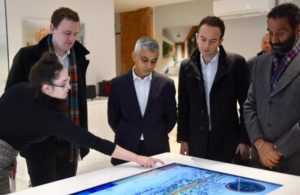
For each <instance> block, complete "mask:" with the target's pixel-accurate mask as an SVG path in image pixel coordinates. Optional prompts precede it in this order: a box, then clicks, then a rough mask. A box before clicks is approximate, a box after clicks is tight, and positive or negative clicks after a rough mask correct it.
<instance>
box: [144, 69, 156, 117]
mask: <svg viewBox="0 0 300 195" xmlns="http://www.w3.org/2000/svg"><path fill="white" fill-rule="evenodd" d="M158 85H159V82H158V75H157V73H156V72H154V71H153V72H152V79H151V84H150V91H149V96H148V102H147V105H146V109H145V113H144V117H145V116H146V114H147V113H148V110H149V108H150V107H151V104H152V100H153V99H154V97H155V93H156V92H157V91H158Z"/></svg>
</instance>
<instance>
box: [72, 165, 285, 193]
mask: <svg viewBox="0 0 300 195" xmlns="http://www.w3.org/2000/svg"><path fill="white" fill-rule="evenodd" d="M280 186H281V185H279V184H274V183H268V182H264V181H259V180H254V179H249V178H245V177H239V176H236V175H230V174H224V173H220V172H216V171H210V170H206V169H202V168H198V167H193V166H189V165H183V164H179V163H172V164H169V165H166V166H163V167H160V168H157V169H154V170H151V171H146V172H144V173H140V174H137V175H133V176H130V177H126V178H123V179H120V180H117V181H112V182H108V183H105V184H102V185H99V186H96V187H93V188H90V189H87V190H83V191H81V192H77V193H74V194H76V195H88V194H93V195H110V194H111V195H118V194H119V195H121V194H122V195H123V194H224V195H227V194H228V195H231V194H244V195H246V194H251V195H252V194H253V195H257V194H267V193H269V192H271V191H273V190H275V189H277V188H278V187H280Z"/></svg>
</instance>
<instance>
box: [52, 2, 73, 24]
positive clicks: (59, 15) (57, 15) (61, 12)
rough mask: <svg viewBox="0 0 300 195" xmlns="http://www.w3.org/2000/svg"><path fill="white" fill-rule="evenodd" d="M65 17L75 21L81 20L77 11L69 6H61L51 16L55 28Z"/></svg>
mask: <svg viewBox="0 0 300 195" xmlns="http://www.w3.org/2000/svg"><path fill="white" fill-rule="evenodd" d="M64 18H66V19H68V20H72V21H74V22H79V16H78V14H77V12H75V11H73V10H71V9H70V8H67V7H61V8H59V9H57V10H55V11H54V12H53V14H52V16H51V23H52V24H53V26H54V28H57V27H58V26H59V24H60V22H61V21H62V20H63V19H64Z"/></svg>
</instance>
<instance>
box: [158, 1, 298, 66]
mask: <svg viewBox="0 0 300 195" xmlns="http://www.w3.org/2000/svg"><path fill="white" fill-rule="evenodd" d="M298 1H299V0H298ZM212 2H213V1H212V0H197V1H192V2H185V3H179V4H173V5H166V6H160V7H156V8H155V9H154V28H155V38H156V39H157V40H158V41H159V43H160V44H161V43H162V39H163V38H162V29H163V28H166V27H176V26H189V25H198V24H199V22H200V21H201V19H202V18H204V17H205V16H208V15H213V6H212ZM265 18H266V16H258V17H249V18H237V19H230V20H224V23H225V26H226V30H225V37H224V42H223V45H224V47H225V49H226V50H227V51H231V52H235V53H239V54H241V55H242V56H244V57H245V58H246V59H248V58H250V57H252V56H254V55H256V53H257V52H259V51H260V43H261V37H262V35H263V34H265V33H266V32H267V31H266V19H265ZM160 46H161V45H160ZM161 55H162V54H161ZM160 62H161V61H159V62H158V65H157V70H158V71H159V70H160V68H161V64H160Z"/></svg>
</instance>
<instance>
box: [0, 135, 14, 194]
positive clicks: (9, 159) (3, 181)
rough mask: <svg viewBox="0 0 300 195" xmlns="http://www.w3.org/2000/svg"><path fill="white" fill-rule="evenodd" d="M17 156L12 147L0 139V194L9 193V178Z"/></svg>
mask: <svg viewBox="0 0 300 195" xmlns="http://www.w3.org/2000/svg"><path fill="white" fill-rule="evenodd" d="M17 154H18V153H17V151H15V150H14V149H13V147H12V146H10V145H9V144H8V143H6V142H5V141H3V140H1V139H0V194H6V193H10V182H9V177H10V176H11V175H12V168H13V166H14V163H15V162H16V157H17Z"/></svg>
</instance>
